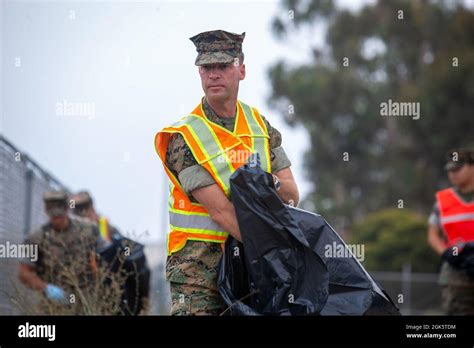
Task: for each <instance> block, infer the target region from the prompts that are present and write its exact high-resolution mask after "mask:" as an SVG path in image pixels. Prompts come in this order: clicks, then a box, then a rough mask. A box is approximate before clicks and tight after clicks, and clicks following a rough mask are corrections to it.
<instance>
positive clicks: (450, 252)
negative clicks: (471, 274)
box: [441, 245, 463, 268]
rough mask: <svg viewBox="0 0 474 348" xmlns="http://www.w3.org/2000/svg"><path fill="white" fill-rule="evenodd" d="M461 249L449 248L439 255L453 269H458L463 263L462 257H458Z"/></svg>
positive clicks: (457, 247)
mask: <svg viewBox="0 0 474 348" xmlns="http://www.w3.org/2000/svg"><path fill="white" fill-rule="evenodd" d="M462 249H463V246H462V245H455V246H452V247H449V248H447V249H446V250H445V251H444V252H443V253H442V254H441V258H442V259H443V260H445V261H446V262H447V263H449V264H450V265H451V266H453V267H454V268H460V267H461V266H462V263H463V257H461V256H460V254H461V252H462Z"/></svg>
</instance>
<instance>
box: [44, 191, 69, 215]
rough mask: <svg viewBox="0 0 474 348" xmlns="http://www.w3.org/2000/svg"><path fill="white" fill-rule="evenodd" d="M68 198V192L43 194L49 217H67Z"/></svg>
mask: <svg viewBox="0 0 474 348" xmlns="http://www.w3.org/2000/svg"><path fill="white" fill-rule="evenodd" d="M67 198H68V197H67V192H66V191H64V190H58V191H46V192H45V193H44V194H43V201H44V203H45V206H46V213H47V214H48V216H50V217H56V216H64V215H67V210H68V208H67Z"/></svg>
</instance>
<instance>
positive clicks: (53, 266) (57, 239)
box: [21, 191, 103, 314]
mask: <svg viewBox="0 0 474 348" xmlns="http://www.w3.org/2000/svg"><path fill="white" fill-rule="evenodd" d="M44 201H45V203H46V204H50V203H53V202H54V203H60V204H61V205H63V204H65V205H66V206H67V195H66V193H65V192H62V191H53V192H47V193H46V194H45V195H44ZM54 209H55V208H54V207H53V208H52V209H50V211H49V214H52V215H53V216H54V214H55V211H54ZM59 210H60V211H59V213H61V209H59ZM68 219H69V223H68V226H67V228H66V229H63V230H60V231H59V230H56V229H54V228H53V226H52V224H51V222H48V223H46V224H44V225H43V226H41V227H40V228H38V229H36V230H34V231H33V232H32V233H31V234H30V235H28V237H27V238H26V239H25V241H24V243H25V244H28V245H37V246H38V258H37V260H35V261H32V260H30V259H23V260H21V262H22V263H23V264H27V265H29V266H32V267H33V268H34V271H35V273H36V274H37V275H38V277H39V278H40V279H41V280H43V281H44V282H46V283H49V284H54V285H56V286H59V287H60V288H62V289H63V290H64V292H65V294H66V299H67V300H69V299H70V295H71V294H74V295H75V296H74V297H75V303H70V304H69V307H70V311H69V312H70V313H71V314H81V308H80V296H78V290H80V291H87V288H88V287H89V286H91V284H92V283H91V282H92V280H93V277H94V267H95V251H96V248H97V247H99V246H101V245H102V243H103V241H102V240H101V238H100V234H99V231H98V229H97V227H96V225H94V224H92V223H90V222H88V221H87V220H85V219H81V218H75V217H71V216H68ZM55 305H58V304H55V303H52V302H50V301H47V300H46V299H43V304H42V306H41V307H42V308H43V310H48V308H49V309H51V308H54V307H55ZM62 312H64V311H62ZM42 314H54V313H44V312H42Z"/></svg>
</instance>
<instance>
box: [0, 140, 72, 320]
mask: <svg viewBox="0 0 474 348" xmlns="http://www.w3.org/2000/svg"><path fill="white" fill-rule="evenodd" d="M57 189H64V190H66V191H68V189H67V188H66V187H65V186H64V185H63V184H62V183H61V182H60V181H58V180H57V179H55V178H54V177H53V176H52V175H51V174H50V173H48V172H47V171H46V170H45V169H43V168H41V166H39V165H38V164H37V163H36V162H35V161H33V160H32V159H31V158H29V157H28V156H27V155H26V154H24V153H23V152H21V151H20V150H19V149H17V148H16V147H15V146H14V145H13V144H12V143H11V142H9V141H8V140H7V139H5V137H4V136H2V135H0V245H2V246H3V248H4V250H6V248H7V245H8V244H13V243H15V244H16V243H21V242H22V241H23V239H24V238H25V237H26V235H28V233H29V232H30V230H31V229H32V228H34V227H37V226H40V225H41V224H43V223H44V222H46V220H47V217H46V214H45V213H44V208H43V199H42V195H43V193H44V192H45V191H48V190H57ZM0 257H1V258H0V314H15V308H14V306H13V305H12V303H11V300H10V298H9V294H11V293H12V290H13V289H12V286H13V284H12V281H13V280H14V279H16V272H17V262H18V260H16V259H13V258H9V257H5V255H0Z"/></svg>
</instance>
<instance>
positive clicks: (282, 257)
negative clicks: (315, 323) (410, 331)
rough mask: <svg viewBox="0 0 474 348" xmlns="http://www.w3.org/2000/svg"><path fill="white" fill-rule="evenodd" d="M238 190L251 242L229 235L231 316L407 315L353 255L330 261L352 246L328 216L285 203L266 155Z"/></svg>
mask: <svg viewBox="0 0 474 348" xmlns="http://www.w3.org/2000/svg"><path fill="white" fill-rule="evenodd" d="M255 162H257V164H255ZM230 185H231V193H232V203H233V204H234V207H235V210H236V213H237V220H238V223H239V228H240V231H241V234H242V240H243V244H242V243H240V242H238V241H237V240H235V239H234V238H232V237H229V238H228V240H227V242H226V244H225V249H224V255H223V257H222V259H221V263H220V266H219V267H220V270H219V279H218V287H219V292H220V294H221V296H222V298H223V299H224V301H225V303H226V305H227V306H228V308H227V309H226V311H225V313H224V314H231V315H376V314H378V315H400V314H399V312H398V309H397V308H396V307H395V305H394V303H393V302H392V300H391V299H390V297H389V296H388V295H387V294H386V293H385V292H384V291H383V290H382V288H380V287H379V286H378V285H377V284H376V283H375V282H374V280H373V279H372V278H371V277H370V275H369V274H368V273H367V271H366V270H365V269H364V268H363V267H362V265H361V264H360V262H359V261H358V260H357V259H356V258H355V257H354V256H353V255H352V254H350V253H348V254H349V255H348V257H327V255H328V254H327V251H328V246H329V248H330V249H331V250H346V251H349V249H348V248H347V246H346V244H345V243H344V242H343V241H342V239H341V238H340V237H339V235H338V234H337V233H336V232H335V231H334V230H333V229H332V227H331V226H330V225H329V224H328V223H327V222H326V221H325V220H324V218H322V217H321V216H320V215H318V214H314V213H311V212H308V211H305V210H302V209H298V208H294V207H290V206H288V205H286V204H284V203H283V202H282V201H281V199H280V198H279V197H278V195H277V193H276V191H275V189H274V184H273V177H272V176H271V175H270V174H268V173H266V172H264V171H263V170H262V169H261V168H260V166H259V165H258V158H257V160H255V159H254V158H251V160H250V161H249V163H248V164H246V165H244V166H241V167H240V168H239V169H238V170H237V171H236V172H235V173H234V174H233V175H232V177H231V179H230ZM341 248H342V249H341Z"/></svg>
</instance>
